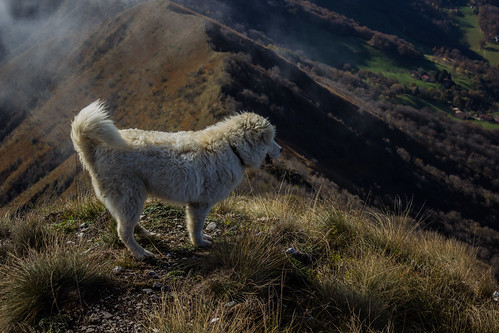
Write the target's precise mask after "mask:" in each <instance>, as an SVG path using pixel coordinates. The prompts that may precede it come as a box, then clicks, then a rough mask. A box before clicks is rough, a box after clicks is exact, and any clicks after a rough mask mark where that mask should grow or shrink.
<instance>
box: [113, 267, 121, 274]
mask: <svg viewBox="0 0 499 333" xmlns="http://www.w3.org/2000/svg"><path fill="white" fill-rule="evenodd" d="M122 271H123V267H121V266H115V267H114V268H113V273H114V274H119V273H121V272H122Z"/></svg>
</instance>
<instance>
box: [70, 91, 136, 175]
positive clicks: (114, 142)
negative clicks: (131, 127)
mask: <svg viewBox="0 0 499 333" xmlns="http://www.w3.org/2000/svg"><path fill="white" fill-rule="evenodd" d="M71 140H72V141H73V145H74V147H75V150H76V152H77V153H78V155H79V156H80V159H81V161H82V163H83V165H84V167H85V168H86V169H90V168H91V166H92V165H93V161H94V158H95V155H94V154H95V148H96V147H97V146H98V145H101V144H104V145H108V146H111V147H116V148H121V149H127V148H128V144H127V142H126V141H125V140H124V139H123V138H122V137H121V135H120V133H119V131H118V128H117V127H116V126H115V125H114V123H113V122H112V121H111V120H110V119H109V115H108V113H107V110H106V108H105V106H104V103H102V102H101V101H99V100H97V101H95V102H93V103H92V104H90V105H88V106H87V107H85V108H84V109H83V110H81V111H80V113H79V114H78V115H77V116H76V117H75V118H74V120H73V123H72V124H71Z"/></svg>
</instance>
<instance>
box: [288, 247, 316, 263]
mask: <svg viewBox="0 0 499 333" xmlns="http://www.w3.org/2000/svg"><path fill="white" fill-rule="evenodd" d="M286 254H289V255H290V256H292V257H293V258H295V259H296V260H298V261H299V262H301V263H302V264H304V265H308V264H311V263H312V258H311V257H310V256H309V255H308V254H306V253H302V252H300V251H298V250H296V249H294V248H292V247H290V248H288V249H287V250H286Z"/></svg>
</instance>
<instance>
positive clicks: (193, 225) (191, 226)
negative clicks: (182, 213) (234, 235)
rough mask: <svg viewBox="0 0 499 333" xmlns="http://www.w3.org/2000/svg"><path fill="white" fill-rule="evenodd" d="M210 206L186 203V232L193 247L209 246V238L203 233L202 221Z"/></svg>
mask: <svg viewBox="0 0 499 333" xmlns="http://www.w3.org/2000/svg"><path fill="white" fill-rule="evenodd" d="M211 207H212V205H211V204H207V203H188V204H187V207H186V211H187V230H188V231H189V237H190V238H191V242H192V244H194V245H197V246H202V247H207V246H210V245H211V242H210V240H211V237H210V236H208V235H205V234H204V233H203V226H204V221H205V220H206V216H208V213H209V212H210V209H211Z"/></svg>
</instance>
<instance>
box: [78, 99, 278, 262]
mask: <svg viewBox="0 0 499 333" xmlns="http://www.w3.org/2000/svg"><path fill="white" fill-rule="evenodd" d="M274 136H275V128H274V126H272V125H271V124H270V122H269V121H268V120H267V119H266V118H263V117H261V116H259V115H257V114H254V113H242V114H239V115H236V116H233V117H230V118H227V119H226V120H224V121H222V122H219V123H217V124H215V125H212V126H210V127H207V128H206V129H204V130H201V131H196V132H193V131H186V132H176V133H167V132H156V131H143V130H138V129H126V130H118V128H116V126H115V125H114V123H113V122H112V121H111V120H109V119H108V113H107V111H106V108H105V106H104V103H102V102H100V101H95V102H94V103H92V104H90V105H89V106H87V107H85V108H84V109H83V110H81V112H80V113H79V114H78V115H77V116H76V117H75V119H74V121H73V123H72V129H71V139H72V140H73V144H74V147H75V149H76V151H77V152H78V155H79V156H80V159H81V162H82V163H83V166H84V167H85V168H86V169H87V170H88V171H89V173H90V176H91V178H92V185H93V187H94V189H95V192H96V194H97V197H98V198H99V200H101V201H102V202H103V203H104V205H105V206H106V207H107V209H108V210H109V211H110V212H111V214H112V215H113V216H114V218H115V219H116V221H117V224H118V235H119V237H120V239H121V240H122V241H123V243H124V244H125V245H126V247H127V248H128V249H129V250H130V252H132V253H133V254H134V255H135V256H136V257H138V258H141V259H142V258H146V257H151V256H153V254H152V253H151V252H149V251H147V250H145V249H144V248H143V247H141V246H140V245H139V244H138V243H137V242H136V241H135V239H134V236H133V233H134V230H135V231H137V232H140V233H142V234H145V235H151V233H150V232H148V231H147V230H145V229H144V228H143V227H142V226H140V225H139V218H140V215H141V213H142V210H143V208H144V202H145V200H146V198H147V196H148V195H150V196H153V197H157V198H159V199H164V200H168V201H171V202H175V203H180V204H186V205H187V207H186V211H187V229H188V231H189V236H190V239H191V241H192V243H193V244H195V245H197V246H209V245H210V244H211V242H210V240H211V237H210V236H208V235H205V234H203V232H202V230H203V226H204V222H205V219H206V216H207V215H208V212H209V211H210V209H211V207H212V206H213V205H214V204H215V203H217V202H218V201H220V200H222V199H224V198H226V197H227V196H228V195H229V193H230V192H231V191H232V190H233V189H234V187H236V185H238V184H239V183H240V182H241V180H242V177H243V175H244V168H246V167H248V168H258V167H260V166H261V165H262V163H263V162H264V161H266V162H271V161H272V159H273V158H277V157H278V156H279V155H280V153H281V150H282V149H281V147H279V145H278V144H277V143H276V142H275V141H274Z"/></svg>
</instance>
